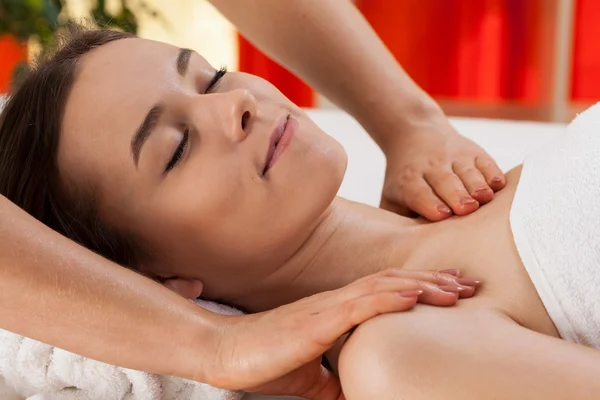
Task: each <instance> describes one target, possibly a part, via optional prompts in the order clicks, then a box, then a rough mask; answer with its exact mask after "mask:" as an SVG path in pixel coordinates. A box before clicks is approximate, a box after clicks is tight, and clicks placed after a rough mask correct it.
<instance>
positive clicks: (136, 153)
mask: <svg viewBox="0 0 600 400" xmlns="http://www.w3.org/2000/svg"><path fill="white" fill-rule="evenodd" d="M163 110H164V107H163V106H162V105H160V104H157V105H155V106H154V107H152V108H151V109H150V111H148V114H146V118H144V121H143V122H142V124H141V125H140V126H139V128H138V129H137V131H136V132H135V135H133V138H132V139H131V155H132V156H133V162H134V163H135V166H136V168H137V165H138V161H139V159H140V152H141V151H142V146H143V145H144V143H146V141H147V140H148V138H149V137H150V135H151V134H152V132H153V131H154V127H156V123H157V122H158V119H159V118H160V116H161V114H162V112H163Z"/></svg>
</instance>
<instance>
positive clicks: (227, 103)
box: [199, 89, 257, 143]
mask: <svg viewBox="0 0 600 400" xmlns="http://www.w3.org/2000/svg"><path fill="white" fill-rule="evenodd" d="M201 97H202V98H203V99H202V100H203V101H202V103H203V104H202V106H201V107H203V108H204V109H205V110H206V109H207V108H208V109H210V112H209V115H210V119H211V120H212V121H211V122H212V123H211V124H210V125H211V126H210V128H209V127H207V126H203V125H204V124H203V123H202V122H201V121H199V123H200V127H199V129H200V131H201V132H202V131H203V130H206V129H207V128H208V129H211V130H213V129H215V130H216V131H218V132H219V133H220V134H222V135H223V136H225V137H226V138H227V139H229V140H231V141H232V142H236V143H239V142H242V141H243V140H244V139H246V137H247V136H248V134H249V132H250V129H251V126H252V123H253V121H254V118H255V117H256V113H257V110H256V109H257V105H256V98H255V97H254V96H253V95H252V93H250V91H249V90H247V89H235V90H231V91H228V92H222V93H213V94H208V95H204V96H201Z"/></svg>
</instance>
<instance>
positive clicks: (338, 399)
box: [302, 366, 345, 400]
mask: <svg viewBox="0 0 600 400" xmlns="http://www.w3.org/2000/svg"><path fill="white" fill-rule="evenodd" d="M302 397H304V398H306V399H309V400H345V397H344V395H343V394H342V387H341V386H340V381H339V379H338V378H337V377H336V376H335V375H334V374H333V373H331V372H330V371H329V370H328V369H327V368H325V367H324V366H321V369H320V371H319V376H318V377H317V379H316V380H315V381H314V383H313V385H312V386H311V387H310V388H308V390H306V391H305V392H304V393H302Z"/></svg>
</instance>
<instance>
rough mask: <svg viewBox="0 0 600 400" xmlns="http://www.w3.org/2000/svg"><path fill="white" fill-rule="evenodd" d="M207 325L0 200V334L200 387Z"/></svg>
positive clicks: (193, 311)
mask: <svg viewBox="0 0 600 400" xmlns="http://www.w3.org/2000/svg"><path fill="white" fill-rule="evenodd" d="M209 318H211V314H210V313H208V312H206V311H204V310H203V309H201V308H200V307H198V306H196V305H194V304H192V303H191V302H189V301H187V300H185V299H184V298H182V297H180V296H179V295H177V294H175V293H174V292H171V291H170V290H168V289H166V288H164V287H163V286H161V285H159V284H157V283H155V282H153V281H151V280H150V279H147V278H145V277H143V276H140V275H138V274H136V273H134V272H132V271H129V270H126V269H125V268H122V267H119V266H117V265H115V264H112V263H110V262H108V261H107V260H105V259H103V258H101V257H99V256H97V255H95V254H93V253H91V252H89V251H87V250H85V249H83V248H82V247H80V246H78V245H76V244H75V243H73V242H71V241H69V240H68V239H66V238H64V237H62V236H60V235H58V234H57V233H55V232H54V231H52V230H50V229H49V228H47V227H45V226H44V225H42V224H41V223H39V222H38V221H36V220H34V219H33V218H32V217H30V216H29V215H27V214H26V213H25V212H23V211H22V210H21V209H19V208H18V207H16V206H15V205H14V204H12V203H11V202H9V201H8V200H7V199H6V198H4V197H2V196H0V328H2V329H5V330H8V331H12V332H15V333H18V334H20V335H24V336H27V337H30V338H33V339H36V340H40V341H43V342H46V343H49V344H51V345H54V346H58V347H60V348H63V349H65V350H68V351H71V352H74V353H78V354H81V355H84V356H86V357H90V358H94V359H97V360H100V361H103V362H107V363H110V364H116V365H120V366H123V367H127V368H131V369H141V370H145V371H148V372H153V373H159V374H169V375H177V376H182V377H185V378H192V376H193V377H194V378H196V379H200V380H201V379H202V378H203V376H202V375H198V373H199V372H201V371H202V370H201V367H200V366H201V363H202V356H203V355H204V356H206V354H210V351H207V350H208V343H210V339H211V333H210V332H211V331H210V327H209V322H210V321H209ZM198 344H204V346H198ZM200 350H204V351H202V352H201V351H200Z"/></svg>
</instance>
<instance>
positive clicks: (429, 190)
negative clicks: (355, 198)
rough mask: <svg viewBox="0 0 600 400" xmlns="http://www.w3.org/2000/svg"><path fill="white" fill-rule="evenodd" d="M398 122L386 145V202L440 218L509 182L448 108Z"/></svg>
mask: <svg viewBox="0 0 600 400" xmlns="http://www.w3.org/2000/svg"><path fill="white" fill-rule="evenodd" d="M396 128H397V132H388V133H387V134H386V139H387V140H386V144H385V145H383V146H382V150H383V151H384V153H385V155H386V161H387V167H386V174H385V182H384V187H383V193H382V199H381V207H382V208H384V209H387V210H390V211H393V212H396V213H398V214H402V215H410V214H411V213H417V214H419V215H421V216H423V217H425V218H427V219H428V220H430V221H440V220H443V219H445V218H448V217H450V216H452V215H466V214H470V213H472V212H473V211H475V210H477V209H478V208H479V206H480V205H483V204H486V203H488V202H490V201H491V200H492V199H493V197H494V192H496V191H498V190H500V189H502V188H504V186H505V184H506V180H505V177H504V174H503V173H502V171H501V170H500V168H498V166H497V165H496V163H495V162H494V160H493V159H492V158H491V157H490V156H489V155H488V154H487V153H486V152H485V151H484V150H483V149H482V148H481V147H480V146H478V145H477V144H475V143H473V142H472V141H470V140H469V139H467V138H465V137H463V136H461V135H460V134H459V133H458V132H457V131H456V130H455V129H454V127H453V126H452V125H451V124H450V122H449V121H448V119H447V118H446V117H445V115H444V114H443V112H441V111H439V112H436V113H435V114H434V115H430V116H428V117H427V118H420V119H414V120H409V121H403V122H402V123H400V124H399V125H398V126H397V127H396Z"/></svg>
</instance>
